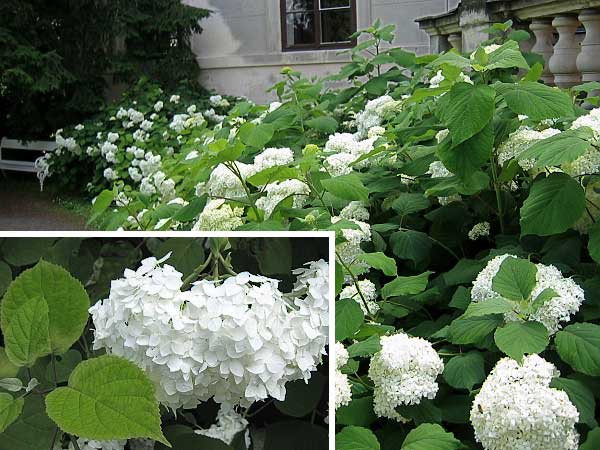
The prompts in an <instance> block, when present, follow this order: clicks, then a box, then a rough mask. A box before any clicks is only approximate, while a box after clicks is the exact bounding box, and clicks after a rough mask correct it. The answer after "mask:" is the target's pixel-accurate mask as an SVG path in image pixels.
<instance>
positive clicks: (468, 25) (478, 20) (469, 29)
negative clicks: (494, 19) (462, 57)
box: [459, 10, 490, 53]
mask: <svg viewBox="0 0 600 450" xmlns="http://www.w3.org/2000/svg"><path fill="white" fill-rule="evenodd" d="M459 25H460V28H461V29H462V45H463V51H464V52H469V53H470V52H472V51H474V50H476V49H477V47H479V45H480V44H481V43H482V42H483V41H487V40H488V39H489V38H490V35H489V34H488V33H486V31H485V30H487V29H488V28H489V27H490V18H489V17H488V15H487V14H486V12H485V10H482V11H465V12H463V14H461V16H460V19H459Z"/></svg>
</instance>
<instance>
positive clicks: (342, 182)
mask: <svg viewBox="0 0 600 450" xmlns="http://www.w3.org/2000/svg"><path fill="white" fill-rule="evenodd" d="M321 185H322V186H323V189H325V190H326V191H327V192H330V193H331V194H333V195H335V196H336V197H339V198H341V199H344V200H360V201H362V202H365V203H366V202H368V201H369V190H368V189H367V188H366V187H365V185H364V184H363V183H362V181H361V180H360V178H359V177H358V175H356V174H353V173H352V174H349V175H341V176H339V177H335V178H327V179H324V180H321Z"/></svg>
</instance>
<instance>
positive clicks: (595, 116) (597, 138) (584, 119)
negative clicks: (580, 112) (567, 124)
mask: <svg viewBox="0 0 600 450" xmlns="http://www.w3.org/2000/svg"><path fill="white" fill-rule="evenodd" d="M582 127H588V128H591V129H592V131H593V133H594V144H599V143H600V108H594V109H592V110H591V111H590V113H589V114H586V115H585V116H579V117H578V118H577V119H575V120H574V121H573V124H572V125H571V130H577V129H579V128H582Z"/></svg>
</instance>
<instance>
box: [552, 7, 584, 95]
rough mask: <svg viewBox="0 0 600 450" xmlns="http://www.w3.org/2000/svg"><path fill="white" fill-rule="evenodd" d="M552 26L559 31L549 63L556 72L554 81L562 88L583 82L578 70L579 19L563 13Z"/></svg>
mask: <svg viewBox="0 0 600 450" xmlns="http://www.w3.org/2000/svg"><path fill="white" fill-rule="evenodd" d="M552 26H554V28H556V30H557V31H558V42H557V43H556V45H555V46H554V54H553V55H552V57H551V58H550V64H549V67H550V71H551V72H552V73H553V74H554V83H556V85H557V86H559V87H562V88H567V87H572V86H575V85H576V84H577V83H580V82H581V75H580V74H579V71H578V70H577V55H579V51H580V45H579V43H578V42H577V39H576V36H575V32H576V31H577V27H578V26H579V21H578V20H577V18H575V17H573V16H566V15H561V16H557V17H556V18H555V19H554V20H553V21H552Z"/></svg>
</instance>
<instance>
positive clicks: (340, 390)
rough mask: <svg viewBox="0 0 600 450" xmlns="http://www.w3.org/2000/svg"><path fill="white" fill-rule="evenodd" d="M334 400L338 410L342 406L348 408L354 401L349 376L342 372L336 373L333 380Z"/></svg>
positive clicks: (337, 371)
mask: <svg viewBox="0 0 600 450" xmlns="http://www.w3.org/2000/svg"><path fill="white" fill-rule="evenodd" d="M333 383H334V385H333V389H334V391H333V398H334V401H335V405H334V406H335V409H336V410H337V409H338V408H339V407H340V406H347V405H349V404H350V401H351V400H352V386H351V385H350V380H348V375H346V374H345V373H342V372H341V371H340V370H336V371H335V372H334V378H333Z"/></svg>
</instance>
